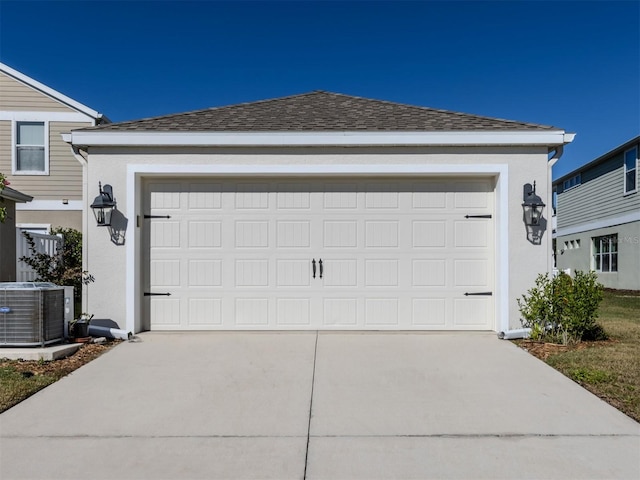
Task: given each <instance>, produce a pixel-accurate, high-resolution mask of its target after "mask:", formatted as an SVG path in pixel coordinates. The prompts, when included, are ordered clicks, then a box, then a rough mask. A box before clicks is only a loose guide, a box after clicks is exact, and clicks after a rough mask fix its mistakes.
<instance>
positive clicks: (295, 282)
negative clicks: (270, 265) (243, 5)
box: [276, 258, 311, 287]
mask: <svg viewBox="0 0 640 480" xmlns="http://www.w3.org/2000/svg"><path fill="white" fill-rule="evenodd" d="M276 271H277V274H276V275H277V276H276V282H277V284H278V286H279V287H308V286H309V285H310V283H311V262H310V261H309V260H307V259H306V258H304V259H298V260H296V259H277V260H276Z"/></svg>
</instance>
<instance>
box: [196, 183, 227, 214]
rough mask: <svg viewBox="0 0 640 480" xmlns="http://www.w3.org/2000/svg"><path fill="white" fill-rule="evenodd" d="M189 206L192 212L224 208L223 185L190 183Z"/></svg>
mask: <svg viewBox="0 0 640 480" xmlns="http://www.w3.org/2000/svg"><path fill="white" fill-rule="evenodd" d="M188 205H189V209H190V210H216V209H220V208H222V184H220V183H212V184H206V183H190V184H189V197H188Z"/></svg>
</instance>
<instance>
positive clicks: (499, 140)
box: [71, 130, 571, 147]
mask: <svg viewBox="0 0 640 480" xmlns="http://www.w3.org/2000/svg"><path fill="white" fill-rule="evenodd" d="M569 141H571V140H569V139H568V136H567V134H565V132H564V130H551V131H543V132H540V131H533V132H498V131H493V132H468V131H467V132H113V131H99V130H91V131H75V132H72V134H71V143H72V144H74V145H78V146H88V147H91V146H139V147H142V146H202V147H205V146H279V147H282V146H327V145H335V146H378V145H380V146H382V145H385V146H478V145H503V146H509V145H523V146H524V145H539V146H557V145H564V144H565V143H568V142H569Z"/></svg>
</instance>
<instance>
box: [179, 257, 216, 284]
mask: <svg viewBox="0 0 640 480" xmlns="http://www.w3.org/2000/svg"><path fill="white" fill-rule="evenodd" d="M187 262H188V268H189V287H221V286H222V260H217V259H215V260H210V259H192V260H188V261H187Z"/></svg>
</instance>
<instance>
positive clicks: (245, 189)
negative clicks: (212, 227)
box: [235, 183, 269, 210]
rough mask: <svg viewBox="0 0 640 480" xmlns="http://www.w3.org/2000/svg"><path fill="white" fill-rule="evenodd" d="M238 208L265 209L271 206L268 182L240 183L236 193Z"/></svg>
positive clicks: (236, 205)
mask: <svg viewBox="0 0 640 480" xmlns="http://www.w3.org/2000/svg"><path fill="white" fill-rule="evenodd" d="M235 207H236V209H238V210H256V209H258V210H265V209H267V208H269V185H268V184H266V183H238V185H237V189H236V193H235Z"/></svg>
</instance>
